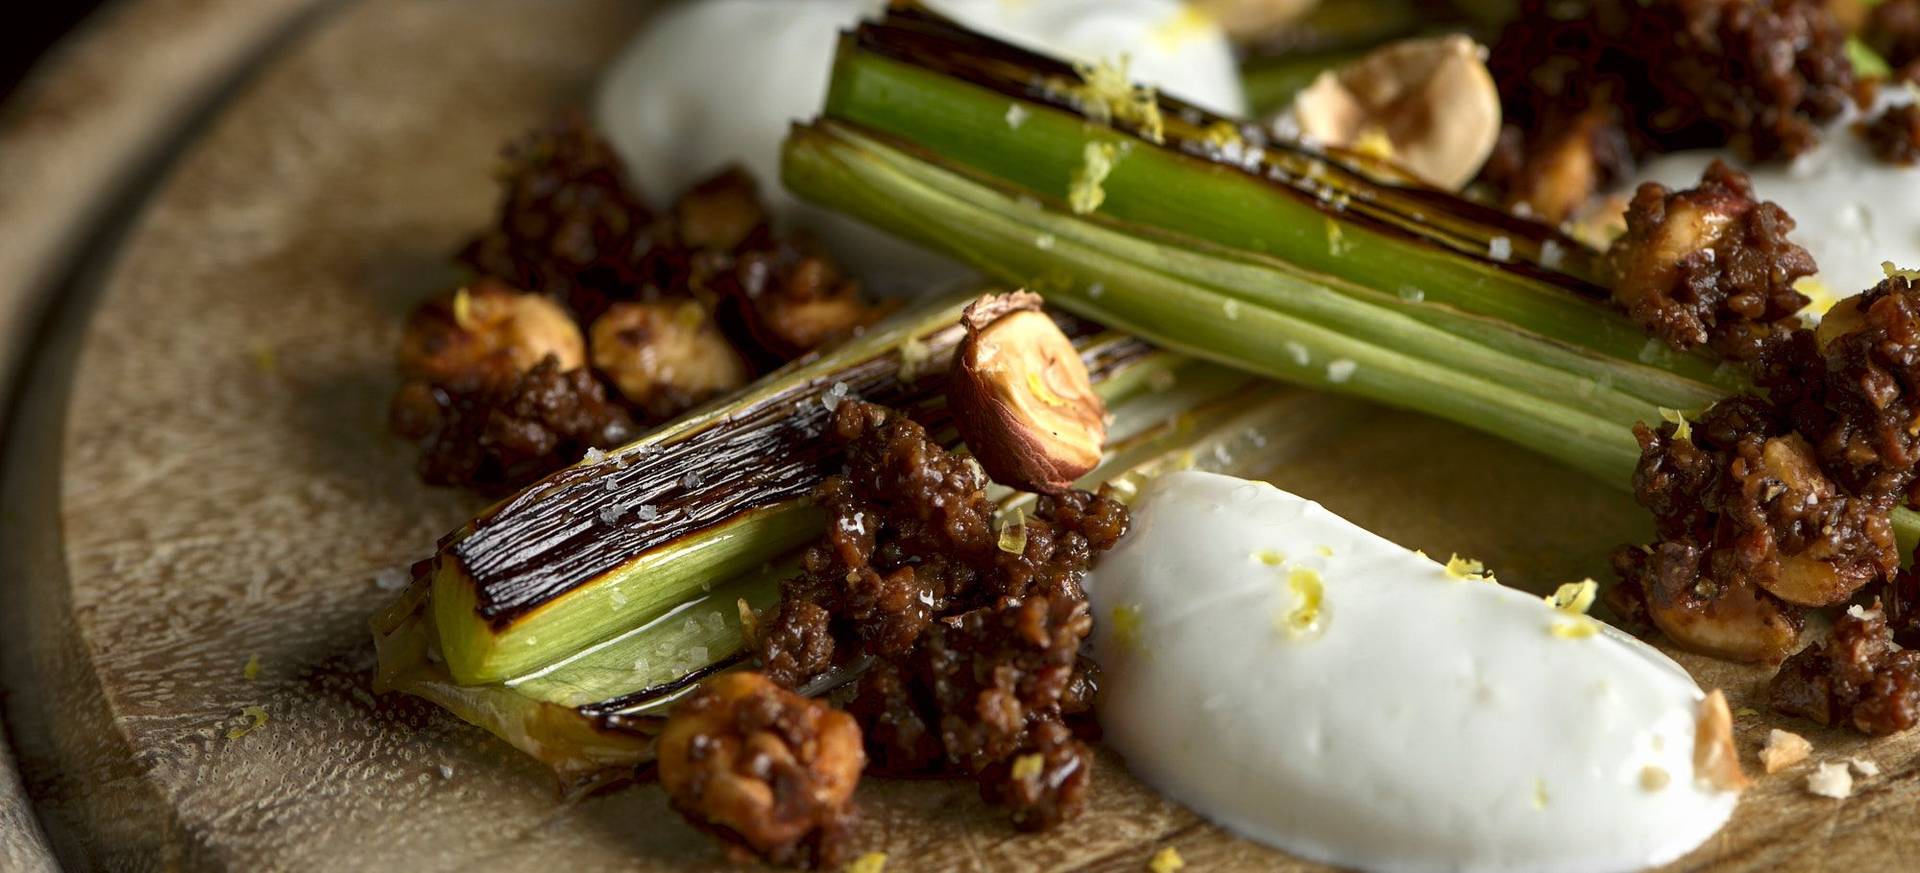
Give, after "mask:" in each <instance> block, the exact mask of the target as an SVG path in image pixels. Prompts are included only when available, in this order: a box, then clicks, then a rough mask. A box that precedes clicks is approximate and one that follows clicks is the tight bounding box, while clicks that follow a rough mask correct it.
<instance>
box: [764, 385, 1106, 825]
mask: <svg viewBox="0 0 1920 873" xmlns="http://www.w3.org/2000/svg"><path fill="white" fill-rule="evenodd" d="M834 435H835V437H837V438H838V439H840V440H842V441H844V442H845V443H846V444H847V446H848V459H847V466H846V472H845V473H843V474H842V475H840V476H836V477H833V478H830V479H828V480H827V481H826V482H824V483H822V484H821V486H820V487H819V489H818V490H817V491H816V492H815V498H816V500H817V501H818V502H819V503H820V504H821V505H822V506H823V507H824V508H825V509H826V510H827V512H828V515H829V517H830V519H831V520H832V522H831V525H830V527H829V529H828V534H827V536H826V538H825V539H824V540H822V542H820V543H819V544H818V545H816V546H814V547H813V548H811V549H809V550H808V552H807V555H806V558H805V562H804V569H803V572H802V573H801V575H799V576H796V577H794V578H793V579H790V580H788V581H787V582H785V583H784V584H783V585H782V590H781V603H780V605H779V606H778V607H776V608H775V610H774V611H773V612H772V613H771V614H770V615H769V616H768V617H767V618H766V620H764V621H763V622H761V623H760V628H759V630H758V631H757V633H756V640H755V648H756V653H757V655H758V656H759V659H760V662H761V663H762V664H763V665H764V666H765V669H766V670H767V672H768V675H770V676H772V677H773V678H774V679H775V680H776V681H780V682H783V683H787V684H790V685H791V684H797V683H802V682H805V681H806V680H808V679H810V678H812V677H813V676H815V675H818V674H819V673H821V672H823V671H825V670H826V669H828V668H830V667H832V666H833V665H835V664H838V663H845V662H848V661H851V660H853V659H856V658H859V657H861V656H871V657H873V658H875V659H877V660H876V662H875V663H874V664H873V666H872V667H871V668H870V669H869V670H868V671H867V673H866V674H865V675H864V676H863V677H862V678H861V680H860V682H859V685H858V687H857V688H856V689H855V691H854V693H853V696H852V699H851V700H850V702H849V703H848V706H847V709H848V711H849V712H851V713H853V714H854V716H855V717H856V718H858V719H859V720H860V722H861V723H862V725H863V726H864V728H865V732H866V738H867V746H868V751H869V755H870V757H871V758H872V759H873V761H874V763H875V766H876V767H877V768H878V769H879V770H880V771H881V772H886V773H894V774H906V773H914V774H929V773H958V774H963V775H967V776H971V777H973V778H975V779H977V780H979V782H980V784H981V792H982V796H984V797H985V798H986V799H988V800H989V801H990V802H994V803H997V804H1000V805H1003V806H1005V807H1007V808H1008V809H1009V811H1010V812H1011V815H1012V818H1013V821H1014V823H1015V824H1016V825H1017V826H1019V827H1022V828H1026V829H1037V828H1044V827H1047V826H1050V825H1052V824H1054V823H1056V822H1059V821H1061V820H1064V819H1066V818H1069V817H1071V816H1073V815H1074V814H1076V813H1077V812H1078V811H1079V810H1080V808H1081V807H1082V806H1083V805H1084V802H1085V796H1086V790H1087V784H1088V780H1089V778H1090V777H1091V772H1092V763H1093V762H1092V754H1091V751H1090V749H1089V748H1088V747H1087V746H1086V744H1085V743H1084V742H1082V741H1081V740H1080V739H1078V738H1077V736H1076V734H1075V731H1074V728H1075V727H1076V724H1074V723H1073V722H1075V721H1076V719H1075V717H1076V716H1080V715H1083V714H1085V713H1086V712H1087V711H1088V710H1089V708H1090V706H1091V705H1092V698H1093V693H1094V689H1095V685H1096V671H1095V669H1094V667H1093V665H1092V664H1091V663H1090V662H1088V661H1086V660H1085V659H1084V658H1083V657H1081V655H1080V650H1081V646H1082V644H1083V643H1084V642H1085V640H1086V637H1087V634H1088V633H1089V632H1090V631H1091V629H1092V624H1093V622H1092V618H1091V616H1090V615H1089V613H1088V608H1087V603H1086V595H1085V592H1084V591H1083V590H1082V589H1081V581H1082V579H1083V578H1084V576H1085V573H1086V569H1087V567H1088V565H1089V564H1090V562H1091V561H1092V558H1093V555H1094V554H1095V553H1097V552H1099V551H1102V550H1105V549H1107V548H1110V547H1112V545H1113V544H1114V543H1115V542H1116V541H1117V540H1118V539H1119V538H1120V537H1121V536H1122V535H1123V534H1125V532H1126V528H1127V514H1126V509H1125V508H1124V507H1123V506H1122V505H1120V504H1119V503H1118V502H1117V501H1115V500H1112V499H1111V498H1110V497H1108V496H1107V495H1105V494H1104V493H1103V494H1100V495H1094V494H1089V493H1086V492H1081V491H1074V492H1068V493H1065V494H1061V495H1057V496H1052V497H1042V498H1041V499H1040V501H1039V504H1038V507H1037V509H1036V515H1035V516H1034V517H1033V518H1029V519H1026V520H1025V522H1024V528H1023V531H1024V537H1023V538H1022V537H1013V538H1011V539H1009V538H1003V537H1002V536H1001V535H1000V534H999V533H997V532H996V531H995V530H994V529H993V526H992V518H993V509H994V508H993V506H992V504H991V503H989V502H988V501H987V499H986V494H985V488H986V485H987V480H986V478H985V476H984V474H982V473H981V472H980V470H979V468H978V466H977V465H976V464H974V463H973V462H972V461H971V460H969V459H966V458H963V457H961V456H959V455H955V454H952V453H949V452H947V451H945V450H943V449H942V448H941V447H940V446H939V445H938V444H936V443H934V442H932V441H931V440H930V439H929V438H928V437H927V434H926V432H925V430H924V429H923V428H922V427H921V426H920V425H919V424H917V423H915V422H913V421H912V420H910V419H908V418H906V417H905V416H903V415H901V414H899V413H897V412H893V411H890V410H887V409H883V408H881V407H878V406H874V405H871V404H867V403H862V402H860V401H847V402H845V403H843V404H842V405H841V406H840V407H839V409H837V410H836V411H835V415H834ZM1014 541H1017V544H1016V543H1015V542H1014Z"/></svg>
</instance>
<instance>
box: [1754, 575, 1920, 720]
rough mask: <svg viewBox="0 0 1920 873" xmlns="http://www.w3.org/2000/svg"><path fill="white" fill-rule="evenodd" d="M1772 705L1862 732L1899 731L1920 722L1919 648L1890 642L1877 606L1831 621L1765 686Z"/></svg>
mask: <svg viewBox="0 0 1920 873" xmlns="http://www.w3.org/2000/svg"><path fill="white" fill-rule="evenodd" d="M1767 697H1768V700H1769V701H1770V702H1771V703H1772V705H1773V708H1774V709H1776V710H1778V711H1780V712H1783V713H1787V714H1788V715H1798V716H1804V717H1806V718H1810V719H1813V720H1814V721H1817V722H1819V723H1821V724H1823V725H1831V726H1841V725H1844V726H1849V727H1852V728H1853V729H1854V730H1857V731H1860V732H1861V733H1864V734H1871V735H1874V736H1886V735H1888V734H1897V733H1899V732H1901V731H1904V730H1907V729H1908V728H1911V727H1913V726H1914V724H1915V723H1916V722H1920V651H1912V650H1908V649H1903V648H1901V647H1900V646H1899V645H1898V644H1896V643H1895V642H1894V641H1893V638H1892V635H1891V632H1890V630H1889V628H1888V626H1887V617H1886V615H1885V614H1884V613H1882V611H1881V609H1880V605H1879V604H1878V603H1875V604H1874V606H1873V608H1872V609H1862V608H1860V607H1858V606H1856V607H1854V608H1852V609H1849V610H1848V611H1847V612H1846V613H1844V614H1842V615H1840V616H1839V617H1838V618H1836V619H1835V620H1834V623H1833V633H1832V636H1830V637H1829V638H1828V639H1827V641H1826V642H1823V643H1814V644H1813V645H1810V646H1808V647H1806V648H1805V649H1803V650H1801V651H1800V652H1799V653H1798V654H1796V655H1794V656H1793V657H1792V658H1789V659H1787V662H1786V663H1785V664H1783V665H1781V667H1780V672H1779V673H1778V674H1776V675H1775V676H1774V677H1773V682H1772V683H1771V684H1770V685H1769V687H1768V689H1767Z"/></svg>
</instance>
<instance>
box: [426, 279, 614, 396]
mask: <svg viewBox="0 0 1920 873" xmlns="http://www.w3.org/2000/svg"><path fill="white" fill-rule="evenodd" d="M548 355H552V356H553V357H554V358H555V360H557V361H558V362H559V364H560V369H561V370H562V371H565V370H572V369H576V368H578V367H580V366H581V365H582V364H584V363H585V362H586V342H585V341H584V340H582V339H581V337H580V328H579V326H578V325H575V324H574V323H573V319H572V318H571V317H569V316H568V315H567V311H566V310H565V309H562V308H561V307H560V304H558V303H555V302H553V301H552V300H550V299H548V298H547V297H544V296H542V295H539V294H526V293H522V292H519V291H515V290H513V289H512V288H509V287H507V286H506V285H505V284H503V283H500V282H498V281H494V280H491V279H482V280H480V281H478V282H475V283H473V284H472V285H470V286H468V287H465V288H462V289H460V290H459V291H456V292H454V293H453V294H451V295H448V296H443V297H438V298H435V299H433V300H429V301H427V302H426V303H423V304H421V305H420V306H419V308H417V309H415V310H414V311H413V314H412V315H410V316H408V318H407V326H406V329H405V332H404V334H403V335H402V336H401V339H400V372H401V374H402V375H403V376H406V377H407V378H408V379H413V380H418V381H422V382H429V383H433V384H436V385H456V386H474V385H481V384H493V383H499V382H502V381H509V380H511V379H514V378H517V377H518V376H520V375H521V374H522V373H525V372H527V371H528V370H531V369H533V366H534V365H535V364H538V363H540V361H541V360H542V359H544V358H546V357H547V356H548Z"/></svg>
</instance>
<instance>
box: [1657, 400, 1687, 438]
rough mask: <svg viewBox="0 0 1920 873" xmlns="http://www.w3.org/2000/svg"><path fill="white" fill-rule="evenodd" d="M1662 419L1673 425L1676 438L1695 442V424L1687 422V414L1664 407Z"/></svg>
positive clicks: (1661, 409)
mask: <svg viewBox="0 0 1920 873" xmlns="http://www.w3.org/2000/svg"><path fill="white" fill-rule="evenodd" d="M1660 417H1661V418H1662V419H1664V420H1666V421H1668V422H1671V423H1672V424H1673V435H1674V436H1677V437H1679V438H1681V439H1683V440H1687V441H1689V442H1691V441H1692V440H1693V423H1692V422H1690V421H1687V414H1686V413H1684V412H1681V411H1680V410H1678V409H1668V408H1666V407H1664V406H1662V407H1660Z"/></svg>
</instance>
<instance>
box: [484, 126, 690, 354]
mask: <svg viewBox="0 0 1920 873" xmlns="http://www.w3.org/2000/svg"><path fill="white" fill-rule="evenodd" d="M505 158H506V166H505V168H504V169H503V171H502V172H501V175H500V189H501V190H500V212H499V219H498V220H497V221H496V222H495V224H494V226H493V227H491V228H489V229H488V230H487V231H486V232H485V233H482V234H481V235H480V236H479V237H477V238H475V239H474V240H473V241H472V242H471V243H468V244H467V247H466V248H465V249H464V250H463V251H462V252H461V253H460V260H461V261H463V262H465V263H466V264H467V265H468V266H471V267H473V268H474V269H475V270H477V271H479V272H480V273H481V274H482V275H487V276H496V277H499V278H500V279H502V280H504V281H506V282H507V283H508V284H510V285H513V286H514V287H516V288H520V289H523V290H526V291H534V292H537V293H541V294H545V295H548V296H550V297H552V298H553V299H555V300H558V301H560V302H562V303H564V304H566V305H567V306H568V307H569V308H570V309H572V310H573V312H574V314H575V315H576V316H577V317H579V318H580V319H582V320H584V321H591V320H592V319H593V318H594V317H595V316H597V315H599V314H600V311H601V310H603V309H605V308H606V305H607V301H609V300H612V299H619V298H623V297H630V296H632V295H633V293H634V290H635V289H637V288H640V287H642V286H645V285H648V284H651V283H650V281H649V280H650V279H651V278H652V277H651V276H648V275H647V274H646V273H645V271H644V267H645V266H646V259H645V258H644V255H645V254H646V252H647V251H648V250H649V249H650V248H652V243H653V236H654V235H655V234H656V233H659V232H661V229H660V228H659V227H657V226H656V222H655V217H654V215H653V212H652V210H650V209H648V208H647V205H646V202H645V199H644V198H643V197H642V196H641V195H640V192H639V191H638V190H636V189H635V188H634V185H633V183H632V180H630V179H628V178H627V171H626V166H625V165H624V164H622V163H621V161H620V156H619V155H618V154H615V153H614V151H613V146H611V145H609V144H608V143H607V141H606V140H604V139H602V138H601V137H600V134H599V133H598V132H596V131H595V130H594V129H593V128H592V126H591V125H589V124H588V123H587V122H586V120H585V119H584V118H582V117H581V116H579V115H578V114H572V115H568V116H566V117H564V118H562V119H560V120H558V121H556V122H555V123H553V124H552V125H549V126H547V127H545V128H542V129H540V130H536V131H534V132H533V133H530V134H528V135H527V136H526V137H524V138H523V139H521V140H520V141H518V142H516V143H514V144H513V145H510V146H508V147H507V149H506V154H505Z"/></svg>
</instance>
